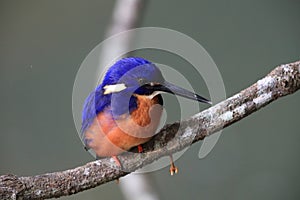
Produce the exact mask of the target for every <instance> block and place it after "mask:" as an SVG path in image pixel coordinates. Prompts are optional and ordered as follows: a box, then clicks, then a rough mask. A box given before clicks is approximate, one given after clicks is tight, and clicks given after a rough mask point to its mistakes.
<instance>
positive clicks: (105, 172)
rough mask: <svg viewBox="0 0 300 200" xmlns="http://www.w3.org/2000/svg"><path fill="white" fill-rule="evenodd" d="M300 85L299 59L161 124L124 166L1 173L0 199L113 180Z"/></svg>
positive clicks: (59, 192) (48, 194)
mask: <svg viewBox="0 0 300 200" xmlns="http://www.w3.org/2000/svg"><path fill="white" fill-rule="evenodd" d="M299 88H300V61H297V62H295V63H290V64H285V65H281V66H279V67H277V68H275V69H274V70H273V71H272V72H271V73H269V74H268V75H267V76H266V77H265V78H263V79H261V80H259V81H257V82H256V83H255V84H253V85H252V86H250V87H249V88H247V89H245V90H243V91H241V92H239V93H238V94H236V95H234V96H232V97H230V98H228V99H226V100H224V101H222V102H220V103H218V104H217V105H215V106H213V107H211V108H209V109H207V110H204V111H203V112H200V113H198V114H196V115H194V116H192V117H191V118H189V119H187V120H185V121H182V122H180V123H179V122H176V123H174V124H171V125H166V126H165V127H164V128H163V129H162V130H161V131H159V133H158V134H157V135H156V136H155V137H154V138H153V139H152V140H151V141H150V142H148V143H147V144H145V146H144V150H145V153H142V154H138V153H135V154H132V153H131V154H124V155H120V156H119V159H120V161H121V162H122V165H123V167H124V169H125V170H123V171H122V170H120V169H118V168H116V167H115V166H114V162H113V161H112V160H111V159H109V158H106V159H101V160H98V161H94V162H90V163H87V164H86V165H84V166H81V167H77V168H75V169H70V170H66V171H62V172H54V173H48V174H43V175H37V176H31V177H17V176H15V175H3V176H0V198H1V199H44V198H53V197H60V196H64V195H71V194H74V193H78V192H81V191H84V190H87V189H89V188H93V187H96V186H98V185H101V184H104V183H107V182H109V181H112V180H115V179H118V178H120V177H122V176H125V175H126V174H128V172H126V171H129V172H132V171H135V170H137V169H139V168H141V167H143V166H145V165H147V164H149V163H151V162H153V161H155V160H157V159H159V158H161V157H163V156H165V155H169V154H171V153H175V152H177V151H180V150H182V149H183V148H186V147H188V146H189V145H191V144H192V143H194V142H197V141H199V140H202V139H203V138H205V137H206V136H209V135H211V134H213V133H215V132H216V131H218V130H221V129H223V128H224V127H226V126H229V125H230V124H232V123H234V122H237V121H239V120H241V119H242V118H244V117H246V116H248V115H250V114H251V113H253V112H255V111H257V110H259V109H260V108H262V107H264V106H265V105H267V104H269V103H271V102H272V101H274V100H276V99H278V98H279V97H282V96H285V95H288V94H292V93H294V92H296V91H297V90H298V89H299Z"/></svg>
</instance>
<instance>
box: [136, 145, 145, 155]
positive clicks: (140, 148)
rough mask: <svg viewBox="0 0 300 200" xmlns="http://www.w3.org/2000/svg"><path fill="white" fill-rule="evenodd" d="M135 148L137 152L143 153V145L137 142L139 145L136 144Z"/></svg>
mask: <svg viewBox="0 0 300 200" xmlns="http://www.w3.org/2000/svg"><path fill="white" fill-rule="evenodd" d="M137 148H138V152H139V153H143V151H144V149H143V146H142V145H141V144H139V145H138V146H137Z"/></svg>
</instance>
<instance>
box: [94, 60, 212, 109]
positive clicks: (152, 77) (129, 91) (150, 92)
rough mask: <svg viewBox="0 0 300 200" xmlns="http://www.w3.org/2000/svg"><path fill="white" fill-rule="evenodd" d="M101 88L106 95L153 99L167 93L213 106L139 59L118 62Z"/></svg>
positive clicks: (149, 63)
mask: <svg viewBox="0 0 300 200" xmlns="http://www.w3.org/2000/svg"><path fill="white" fill-rule="evenodd" d="M100 87H101V89H102V90H103V94H104V95H109V94H118V95H125V96H127V95H130V96H132V95H134V94H136V95H145V96H148V97H149V98H153V97H154V96H156V95H157V94H160V93H163V92H166V93H171V94H174V95H179V96H182V97H185V98H188V99H192V100H196V101H199V102H203V103H209V104H211V102H210V101H209V100H208V99H206V98H204V97H201V96H200V95H198V94H196V93H193V92H191V91H188V90H186V89H184V88H181V87H179V86H176V85H174V84H172V83H169V82H167V81H166V80H165V79H164V77H163V76H162V74H161V71H160V70H159V69H158V68H157V67H156V66H155V65H154V64H153V63H151V62H149V61H147V60H145V59H143V58H138V57H130V58H123V59H121V60H119V61H118V62H116V63H115V64H114V65H113V66H111V67H110V68H109V69H108V71H107V73H106V75H105V77H104V79H103V82H102V84H101V86H100ZM99 89H100V88H99Z"/></svg>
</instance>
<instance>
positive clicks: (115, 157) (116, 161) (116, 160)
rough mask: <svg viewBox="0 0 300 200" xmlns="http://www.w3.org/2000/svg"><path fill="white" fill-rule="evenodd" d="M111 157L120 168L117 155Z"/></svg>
mask: <svg viewBox="0 0 300 200" xmlns="http://www.w3.org/2000/svg"><path fill="white" fill-rule="evenodd" d="M112 158H113V159H114V161H115V163H116V165H117V166H118V167H120V168H122V164H121V162H120V160H119V158H118V156H112Z"/></svg>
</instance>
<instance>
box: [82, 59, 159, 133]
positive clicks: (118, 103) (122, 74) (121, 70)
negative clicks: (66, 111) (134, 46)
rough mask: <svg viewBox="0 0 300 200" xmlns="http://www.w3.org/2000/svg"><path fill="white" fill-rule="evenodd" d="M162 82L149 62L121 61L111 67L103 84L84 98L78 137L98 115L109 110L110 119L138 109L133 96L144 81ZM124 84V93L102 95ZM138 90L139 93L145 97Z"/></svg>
mask: <svg viewBox="0 0 300 200" xmlns="http://www.w3.org/2000/svg"><path fill="white" fill-rule="evenodd" d="M162 80H163V77H162V74H161V72H160V70H159V69H158V68H157V67H156V66H155V65H154V64H152V63H151V62H149V61H147V60H145V59H143V58H138V57H130V58H123V59H121V60H119V61H117V62H116V63H115V64H114V65H113V66H111V67H110V68H109V69H108V71H107V72H106V75H105V77H104V79H103V82H102V83H101V84H100V85H99V86H98V87H97V88H96V89H95V90H94V91H93V92H91V93H90V95H89V96H88V97H87V99H86V100H85V103H84V107H83V111H82V128H81V133H84V131H85V130H86V129H87V128H88V127H89V126H90V125H91V123H92V122H93V120H94V118H95V117H96V116H97V114H98V113H100V112H102V111H103V110H104V109H105V108H110V110H108V112H112V114H113V116H114V117H115V118H117V117H118V116H120V115H122V114H125V113H128V112H129V113H131V112H132V111H133V110H135V109H136V108H137V102H136V97H134V96H132V94H133V93H134V92H135V91H136V90H138V89H139V87H140V86H141V84H144V83H146V82H147V81H157V82H160V81H162ZM120 83H126V87H127V88H126V90H124V91H122V92H117V93H114V94H104V89H103V87H105V86H107V85H115V84H120ZM146 92H147V91H143V90H142V89H141V88H140V89H139V93H146Z"/></svg>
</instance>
